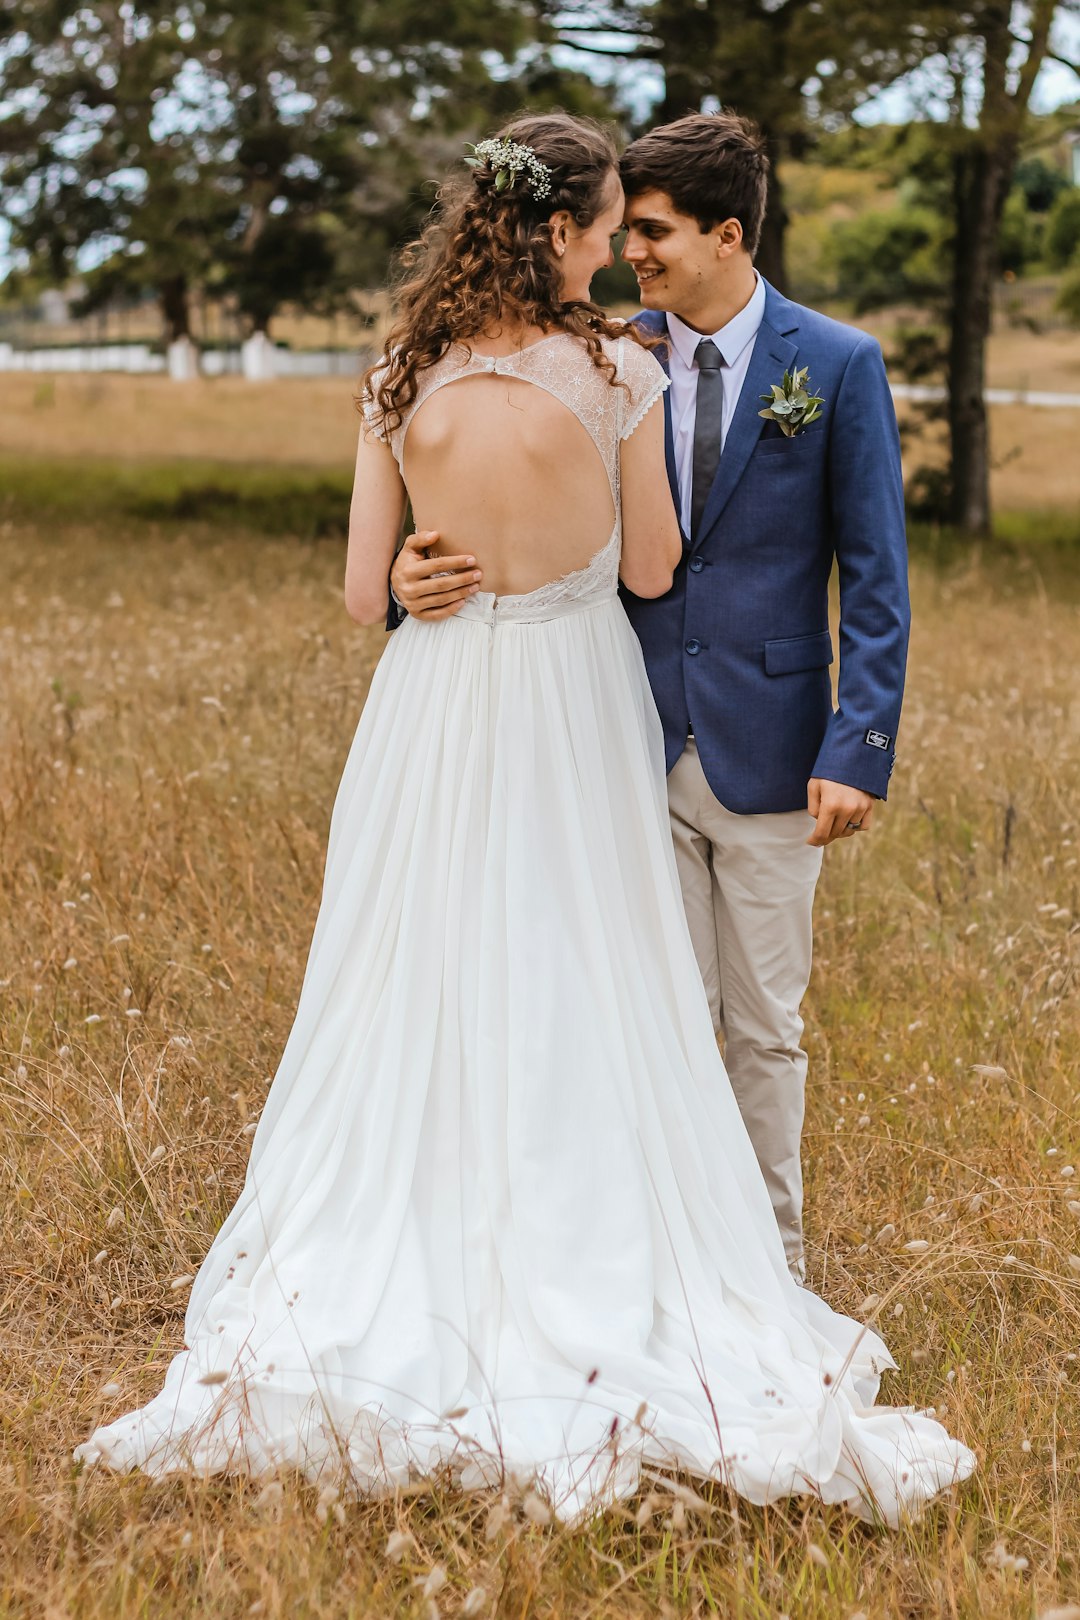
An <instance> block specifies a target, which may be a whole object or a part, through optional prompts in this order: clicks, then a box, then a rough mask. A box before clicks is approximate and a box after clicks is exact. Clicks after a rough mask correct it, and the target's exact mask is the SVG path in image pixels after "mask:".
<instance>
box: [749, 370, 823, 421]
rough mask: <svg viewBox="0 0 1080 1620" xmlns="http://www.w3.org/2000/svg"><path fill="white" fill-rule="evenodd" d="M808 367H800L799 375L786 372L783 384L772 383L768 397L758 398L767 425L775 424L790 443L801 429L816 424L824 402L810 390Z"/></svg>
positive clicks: (761, 414) (761, 395) (761, 413)
mask: <svg viewBox="0 0 1080 1620" xmlns="http://www.w3.org/2000/svg"><path fill="white" fill-rule="evenodd" d="M812 387H813V383H812V382H811V381H810V367H809V366H800V367H799V369H798V371H785V372H784V380H783V382H782V383H773V385H772V393H771V394H760V395H759V396H758V397H759V398H760V399H763V400H764V401H765V406H766V408H765V410H763V411H758V415H759V416H763V417H764V418H765V420H766V421H767V422H775V423H776V425H777V426H778V427H779V429H780V431H781V433H784V434H786V435H787V437H788V438H789V439H792V438H794V437H795V434H796V433H801V432H802V430H803V428H804V427H809V426H810V423H811V422H816V421H817V419H818V417H819V416H820V415H821V407H822V406H823V405H824V403H825V401H824V400H823V399H822V398H821V396H820V395H818V394H812V393H811V392H810V389H811V388H812Z"/></svg>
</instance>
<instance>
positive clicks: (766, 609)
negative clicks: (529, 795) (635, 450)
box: [622, 282, 910, 815]
mask: <svg viewBox="0 0 1080 1620" xmlns="http://www.w3.org/2000/svg"><path fill="white" fill-rule="evenodd" d="M638 319H639V320H640V322H641V324H642V325H643V326H644V327H645V328H646V329H647V330H649V331H651V332H654V333H665V332H666V331H667V321H666V317H665V316H664V315H663V314H659V313H657V312H655V311H647V312H646V313H644V314H643V315H641V316H639V317H638ZM656 354H657V358H658V359H659V360H660V361H661V363H663V364H665V365H666V359H667V357H666V351H665V350H664V349H663V348H659V349H658V350H657V351H656ZM793 366H809V368H810V384H811V386H812V391H813V392H814V393H816V394H820V395H822V396H823V397H824V401H825V403H824V407H823V411H822V415H821V417H820V418H819V420H818V421H816V422H814V423H812V424H811V426H810V427H808V428H806V429H804V430H803V431H802V432H801V433H798V434H796V435H795V436H794V437H793V438H790V439H789V438H785V437H784V435H783V434H782V433H781V431H780V429H779V427H777V425H776V424H775V423H774V422H768V423H766V422H764V421H763V420H762V418H761V417H760V416H759V415H758V412H759V411H760V410H761V409H762V406H763V402H762V400H761V399H760V398H759V396H760V395H762V394H768V392H769V390H770V387H771V385H772V384H773V383H774V382H776V383H778V382H779V381H780V380H781V377H782V376H783V373H784V371H785V370H790V369H791V368H792V367H793ZM664 408H665V411H666V414H667V465H668V477H669V479H670V482H671V487H672V493H673V495H674V497H675V505H676V509H678V507H679V500H678V484H677V478H676V471H675V457H674V447H673V441H672V431H671V404H670V396H668V395H666V396H665V404H664ZM834 557H835V558H836V562H837V566H838V569H839V577H840V680H839V694H838V697H839V706H838V707H837V708H836V709H835V711H834V709H833V705H832V694H831V687H830V681H829V665H830V664H831V663H832V660H833V648H832V641H831V637H830V634H829V590H828V588H829V576H830V573H831V571H832V565H833V558H834ZM622 598H623V603H624V605H625V607H626V611H627V614H628V616H629V618H630V621H631V623H632V624H633V626H634V629H635V630H636V631H637V634H638V637H639V639H640V641H641V645H642V649H643V651H644V654H645V663H646V667H647V669H648V673H649V680H650V683H651V685H652V690H653V695H654V697H655V699H656V704H657V708H658V709H659V711H660V718H661V720H662V721H663V725H664V741H665V746H666V753H667V768H668V770H669V771H670V770H671V768H672V766H673V765H674V764H675V761H676V760H677V759H678V757H679V755H680V754H681V753H682V751H683V749H684V747H685V746H686V736H687V729H688V727H691V726H692V728H693V732H694V737H695V739H696V741H697V747H698V752H699V754H700V757H701V763H702V767H703V769H704V772H705V776H706V779H707V780H708V783H709V786H710V787H711V788H712V790H713V792H714V793H715V794H716V797H717V798H718V799H719V800H720V802H721V804H723V805H725V806H726V807H727V809H729V810H733V811H735V812H737V813H740V814H744V815H754V814H758V813H761V812H766V811H777V810H800V809H802V810H805V808H806V786H807V782H808V781H809V779H810V778H811V777H812V776H821V777H827V778H828V779H829V780H831V781H834V782H843V783H846V784H847V785H848V786H850V787H856V788H861V789H862V790H863V791H865V792H867V793H872V794H876V795H877V796H878V797H879V798H884V797H885V795H886V790H887V787H888V781H889V777H890V775H891V774H892V767H893V760H894V758H895V744H896V732H897V727H898V725H899V720H900V704H901V700H902V697H903V691H904V671H905V666H906V662H907V643H908V627H909V619H910V613H909V606H908V587H907V544H906V535H905V528H904V495H903V481H902V477H901V471H900V441H899V436H898V433H897V428H896V414H895V411H894V409H893V402H892V395H891V393H890V391H889V385H888V381H887V379H886V376H885V367H884V364H883V362H882V357H881V349H880V346H879V345H878V343H877V342H876V341H875V340H874V339H873V338H872V337H869V336H867V335H866V334H864V333H862V332H858V331H855V330H854V329H853V328H852V327H849V326H844V325H842V324H841V323H840V322H839V321H833V320H829V319H828V318H827V317H826V316H824V315H819V314H817V313H816V312H815V311H814V310H811V309H805V308H803V307H802V306H801V305H799V304H794V303H792V302H791V301H790V300H789V299H787V298H783V297H782V296H781V295H780V294H779V293H778V292H776V291H775V290H774V288H772V287H771V286H769V284H768V283H767V282H766V284H765V314H764V319H763V321H762V324H761V327H760V330H759V331H758V335H757V338H756V340H755V343H754V349H753V354H752V357H751V360H750V368H749V371H748V372H747V375H746V380H745V382H744V384H743V388H742V392H741V394H740V395H739V402H738V405H737V407H736V410H735V415H734V418H733V419H732V422H731V426H730V428H729V430H728V435H727V439H726V441H725V444H724V451H723V454H722V456H721V457H720V462H719V466H718V468H717V472H716V478H715V480H714V482H713V485H712V489H711V491H710V493H709V497H708V501H707V503H706V507H705V513H704V516H703V518H702V522H701V527H700V532H699V534H698V537H697V539H696V541H695V542H694V544H693V545H691V544H690V543H689V541H687V540H685V538H684V544H683V556H682V561H681V562H680V563H679V566H678V568H677V569H676V571H675V579H674V583H673V585H672V588H671V590H670V591H669V592H668V593H667V595H666V596H662V597H658V598H656V599H654V600H646V599H645V598H643V597H637V596H634V595H632V594H631V592H629V591H627V590H626V589H625V588H622Z"/></svg>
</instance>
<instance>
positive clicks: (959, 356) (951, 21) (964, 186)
mask: <svg viewBox="0 0 1080 1620" xmlns="http://www.w3.org/2000/svg"><path fill="white" fill-rule="evenodd" d="M912 9H913V10H915V11H919V12H921V16H920V17H918V18H917V19H916V21H915V22H913V23H912V24H911V26H914V27H917V28H918V29H919V31H920V34H921V37H922V38H924V39H925V40H926V41H927V42H928V43H929V44H930V45H931V46H933V47H936V49H935V50H934V52H933V55H932V57H931V61H932V62H936V63H937V64H938V65H939V66H940V69H941V73H942V76H943V81H944V84H945V87H946V92H947V96H948V115H947V119H946V122H945V125H944V129H943V131H942V138H943V144H944V150H945V151H946V153H947V158H948V167H949V216H950V219H951V222H952V242H951V246H952V251H951V264H950V272H951V274H950V289H949V306H948V314H949V351H948V419H949V447H950V490H949V501H948V515H949V516H950V517H951V519H952V521H953V522H954V523H955V524H956V525H957V526H958V527H959V528H960V529H962V530H964V531H965V532H967V533H970V534H986V533H989V530H990V437H989V422H988V418H987V410H986V397H985V389H986V344H987V339H988V337H989V335H990V326H991V320H992V315H993V288H994V281H995V277H996V275H997V272H998V270H999V268H1000V258H1001V255H1000V248H1001V233H1002V222H1003V217H1004V212H1005V203H1006V198H1007V197H1008V194H1009V190H1010V186H1011V184H1012V179H1013V175H1014V173H1015V170H1016V166H1017V160H1018V157H1019V152H1020V143H1021V140H1022V138H1023V134H1024V130H1025V127H1026V124H1027V117H1028V109H1029V106H1030V103H1031V96H1032V92H1033V90H1034V88H1035V82H1036V79H1037V78H1038V75H1039V71H1040V69H1041V68H1042V66H1043V64H1044V62H1046V61H1047V60H1048V59H1049V58H1051V57H1053V58H1054V59H1055V60H1059V61H1060V60H1063V58H1062V57H1061V55H1060V52H1058V51H1057V50H1056V49H1055V48H1054V42H1053V34H1052V31H1053V27H1054V24H1055V21H1056V20H1059V19H1060V18H1062V17H1064V16H1065V14H1066V13H1068V12H1072V13H1073V14H1074V15H1076V14H1080V7H1078V6H1077V4H1076V0H1065V3H1060V0H1033V3H1032V4H1030V5H1025V6H1018V5H1015V4H1010V3H1009V0H977V3H975V4H972V5H965V6H953V5H950V6H930V7H925V8H912Z"/></svg>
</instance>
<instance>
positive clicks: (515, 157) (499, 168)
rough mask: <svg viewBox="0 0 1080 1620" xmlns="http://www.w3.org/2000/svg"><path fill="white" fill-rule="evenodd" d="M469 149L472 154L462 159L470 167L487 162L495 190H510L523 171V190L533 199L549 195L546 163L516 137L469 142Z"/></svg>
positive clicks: (549, 186) (483, 164)
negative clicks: (476, 143)
mask: <svg viewBox="0 0 1080 1620" xmlns="http://www.w3.org/2000/svg"><path fill="white" fill-rule="evenodd" d="M469 151H470V152H471V153H472V156H471V157H467V158H466V159H465V161H466V163H467V164H469V166H470V168H473V169H482V168H484V167H485V166H486V167H488V168H490V169H492V170H494V173H495V190H496V191H509V190H511V189H512V187H513V186H515V185H516V184H517V181H518V177H519V176H520V175H522V174H523V175H525V176H526V179H525V190H526V191H527V192H528V194H529V196H530V197H532V198H533V199H534V201H536V202H541V201H542V200H543V199H544V198H545V197H550V196H551V170H550V169H549V168H548V166H547V164H546V163H541V161H540V159H539V158H538V157H537V155H536V153H535V152H534V151H533V149H532V147H531V146H522V145H521V144H520V142H518V141H507V140H491V141H481V142H480V143H479V144H478V145H477V146H472V145H470V147H469Z"/></svg>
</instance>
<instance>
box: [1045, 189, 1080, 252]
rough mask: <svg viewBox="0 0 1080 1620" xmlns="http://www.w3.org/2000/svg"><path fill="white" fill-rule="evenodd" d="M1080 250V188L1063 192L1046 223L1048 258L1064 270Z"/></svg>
mask: <svg viewBox="0 0 1080 1620" xmlns="http://www.w3.org/2000/svg"><path fill="white" fill-rule="evenodd" d="M1078 249H1080V186H1070V187H1069V189H1068V190H1067V191H1063V192H1062V193H1061V195H1060V196H1059V197H1058V199H1057V201H1056V202H1055V203H1054V206H1053V208H1051V210H1050V215H1049V218H1048V219H1047V221H1046V258H1047V262H1048V263H1049V264H1050V265H1052V266H1053V268H1054V269H1055V270H1063V269H1064V268H1065V266H1066V265H1067V264H1069V262H1070V261H1071V260H1072V259H1073V257H1074V256H1075V254H1076V252H1077V250H1078Z"/></svg>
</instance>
